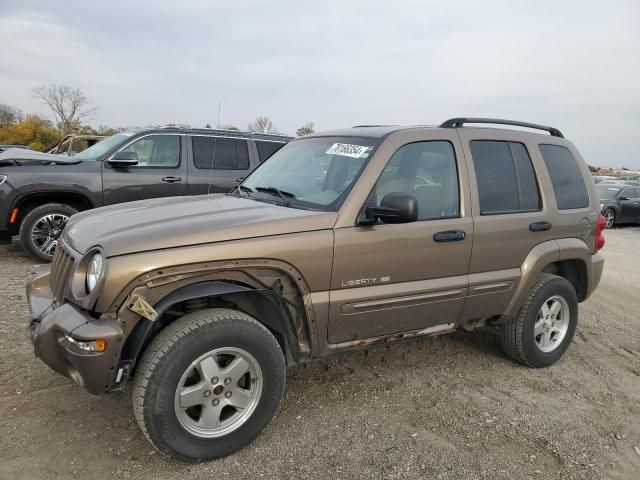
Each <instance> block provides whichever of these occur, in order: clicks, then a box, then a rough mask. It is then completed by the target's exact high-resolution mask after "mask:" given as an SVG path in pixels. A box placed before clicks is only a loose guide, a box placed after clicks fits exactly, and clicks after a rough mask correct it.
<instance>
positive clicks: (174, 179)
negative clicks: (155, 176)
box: [162, 177, 182, 183]
mask: <svg viewBox="0 0 640 480" xmlns="http://www.w3.org/2000/svg"><path fill="white" fill-rule="evenodd" d="M162 181H163V182H167V183H176V182H181V181H182V178H180V177H163V178H162Z"/></svg>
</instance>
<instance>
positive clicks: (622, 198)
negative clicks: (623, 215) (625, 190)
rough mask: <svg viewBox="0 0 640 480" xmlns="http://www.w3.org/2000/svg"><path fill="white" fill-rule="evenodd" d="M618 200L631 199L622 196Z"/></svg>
mask: <svg viewBox="0 0 640 480" xmlns="http://www.w3.org/2000/svg"><path fill="white" fill-rule="evenodd" d="M618 200H630V198H629V197H627V196H626V195H622V196H620V197H618Z"/></svg>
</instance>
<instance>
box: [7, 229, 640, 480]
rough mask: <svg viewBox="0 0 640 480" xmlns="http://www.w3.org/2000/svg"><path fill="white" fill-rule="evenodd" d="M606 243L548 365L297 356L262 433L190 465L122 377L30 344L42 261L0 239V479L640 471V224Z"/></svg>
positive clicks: (482, 345)
mask: <svg viewBox="0 0 640 480" xmlns="http://www.w3.org/2000/svg"><path fill="white" fill-rule="evenodd" d="M605 256H606V267H605V273H604V277H603V279H602V283H601V284H600V288H599V289H598V291H597V292H596V293H595V294H594V295H593V297H592V298H591V299H590V300H589V301H587V302H586V303H585V304H582V305H581V315H580V322H579V324H578V333H577V335H576V337H575V339H574V342H573V345H572V346H571V348H570V349H569V351H568V352H567V354H566V355H565V357H564V358H563V359H562V360H561V361H560V362H559V363H558V364H556V365H554V366H553V367H551V368H548V369H544V370H533V369H528V368H525V367H522V366H519V365H517V364H514V363H512V362H511V361H509V360H507V359H506V358H505V357H504V356H503V355H502V354H501V353H500V351H499V349H498V347H497V346H496V345H495V344H494V343H493V342H491V341H489V340H486V339H484V340H483V339H482V338H481V337H480V336H478V335H469V334H457V335H451V336H445V337H437V338H427V339H421V340H417V341H414V342H410V343H404V344H401V345H392V346H388V347H383V348H378V349H375V350H372V351H369V352H357V353H351V354H344V355H341V356H338V357H336V358H334V359H331V360H330V361H322V362H316V363H314V364H311V365H307V366H304V367H297V368H294V369H291V370H289V372H288V382H287V389H286V394H285V398H284V400H283V402H282V405H281V408H280V411H279V413H278V415H277V417H276V418H275V419H274V420H273V422H272V423H271V424H270V426H269V427H268V428H267V429H266V430H265V431H264V432H263V433H262V434H261V435H260V436H259V437H258V439H257V440H256V441H255V442H254V443H253V444H252V445H250V446H249V447H247V448H245V449H244V450H242V451H240V452H239V453H237V454H235V455H232V456H230V457H227V458H225V459H222V460H219V461H216V462H211V463H206V464H200V465H195V466H194V465H185V464H181V463H178V462H175V461H171V460H168V459H164V458H162V457H161V456H160V455H159V454H157V453H155V451H154V450H153V449H152V448H151V446H150V445H149V444H148V443H147V442H146V440H145V439H144V438H143V436H142V434H141V433H140V431H139V430H138V427H137V425H136V423H135V420H134V418H133V414H132V412H131V405H130V398H129V392H123V393H118V394H111V395H108V396H106V397H102V398H95V397H91V396H89V395H88V394H86V393H85V392H84V391H83V390H81V389H80V388H79V387H77V386H76V385H74V384H72V383H71V381H70V380H68V379H66V378H63V377H60V376H59V375H57V374H54V373H53V372H52V371H51V370H49V369H48V367H46V366H45V365H44V364H42V363H41V362H40V361H39V360H37V359H35V358H34V357H33V355H32V350H31V345H30V344H29V342H28V340H27V336H26V328H25V321H26V318H27V307H26V304H25V296H24V284H25V281H26V280H27V279H28V278H29V277H30V275H32V272H33V271H34V265H35V264H34V262H33V261H32V260H31V259H30V258H29V257H27V256H26V255H25V254H23V253H22V251H21V250H20V248H19V246H18V245H17V244H15V243H14V244H13V245H11V246H8V247H0V305H1V310H0V367H1V368H0V400H1V401H0V479H40V478H42V479H45V478H46V479H50V478H74V477H84V478H87V477H88V478H97V477H103V478H110V477H111V476H113V475H115V476H116V477H117V478H136V479H147V478H148V479H158V478H163V479H164V478H176V479H177V478H184V477H185V476H186V475H188V476H189V478H190V479H194V480H195V479H200V478H202V479H204V478H211V476H212V475H216V476H217V477H219V478H225V477H240V478H329V477H330V478H332V479H336V480H337V479H342V478H345V479H347V478H348V479H352V478H437V479H440V478H442V479H467V478H469V479H471V478H473V479H476V478H487V479H502V478H504V479H525V478H544V479H554V478H558V479H560V478H561V479H569V478H579V479H582V478H584V479H592V478H614V479H638V478H640V330H639V327H640V318H639V316H640V315H639V313H638V312H640V268H639V267H640V228H636V227H627V228H617V229H614V230H612V231H608V232H607V246H606V247H605ZM634 448H635V449H634Z"/></svg>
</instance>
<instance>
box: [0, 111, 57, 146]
mask: <svg viewBox="0 0 640 480" xmlns="http://www.w3.org/2000/svg"><path fill="white" fill-rule="evenodd" d="M60 138H62V135H61V134H60V131H59V130H58V129H57V128H55V127H54V126H53V125H52V124H51V121H49V120H47V119H45V118H42V117H39V116H38V115H27V116H26V117H25V118H24V120H23V121H22V122H20V123H15V124H13V125H9V126H8V127H1V128H0V143H7V144H11V145H28V146H29V147H31V148H33V149H34V150H42V149H43V148H45V147H46V146H47V145H51V144H52V143H54V142H56V141H58V140H60Z"/></svg>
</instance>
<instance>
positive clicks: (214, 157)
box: [207, 137, 218, 195]
mask: <svg viewBox="0 0 640 480" xmlns="http://www.w3.org/2000/svg"><path fill="white" fill-rule="evenodd" d="M216 145H218V139H217V138H216V137H213V156H212V157H211V168H210V169H209V184H208V185H207V195H209V193H211V183H213V162H215V160H216Z"/></svg>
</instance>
